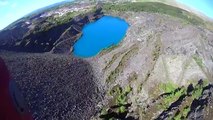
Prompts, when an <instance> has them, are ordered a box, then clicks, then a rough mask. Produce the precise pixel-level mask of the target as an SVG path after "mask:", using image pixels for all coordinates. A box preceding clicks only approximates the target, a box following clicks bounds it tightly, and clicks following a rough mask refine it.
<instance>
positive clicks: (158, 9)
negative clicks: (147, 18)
mask: <svg viewBox="0 0 213 120" xmlns="http://www.w3.org/2000/svg"><path fill="white" fill-rule="evenodd" d="M103 10H105V11H106V12H108V11H121V12H125V11H133V12H141V11H143V12H152V13H160V14H166V15H170V16H173V17H178V18H181V19H183V20H185V21H187V22H188V23H191V24H193V25H196V26H200V25H201V26H203V25H205V22H204V20H203V19H201V18H199V17H197V16H196V15H194V14H192V13H189V12H187V11H185V10H183V9H180V8H177V7H173V6H169V5H166V4H163V3H156V2H126V3H120V4H110V3H107V4H104V6H103Z"/></svg>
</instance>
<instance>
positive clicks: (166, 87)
mask: <svg viewBox="0 0 213 120" xmlns="http://www.w3.org/2000/svg"><path fill="white" fill-rule="evenodd" d="M159 88H160V90H163V92H164V93H170V92H172V91H174V90H175V89H177V88H178V86H177V85H176V84H174V83H173V82H172V81H169V82H168V83H161V84H160V85H159Z"/></svg>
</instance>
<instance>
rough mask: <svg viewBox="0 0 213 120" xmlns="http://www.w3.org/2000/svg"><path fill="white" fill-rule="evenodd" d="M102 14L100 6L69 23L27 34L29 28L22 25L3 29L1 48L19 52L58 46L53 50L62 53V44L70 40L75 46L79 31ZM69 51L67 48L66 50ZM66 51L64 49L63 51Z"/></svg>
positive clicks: (35, 51)
mask: <svg viewBox="0 0 213 120" xmlns="http://www.w3.org/2000/svg"><path fill="white" fill-rule="evenodd" d="M102 16H103V12H102V9H101V8H98V9H97V10H96V11H94V12H89V13H86V14H85V15H78V16H76V17H75V18H73V19H72V20H71V21H70V22H68V23H64V24H61V25H58V26H54V27H52V28H50V29H49V30H48V31H41V32H37V33H33V32H31V33H30V34H28V35H26V36H25V33H27V32H28V30H29V29H28V28H25V27H24V28H22V27H21V28H19V27H20V26H18V28H16V29H13V30H8V31H2V32H1V33H0V36H1V37H0V49H5V50H10V51H17V52H31V53H42V52H49V51H51V50H52V49H53V48H54V47H56V48H54V50H53V51H54V52H56V53H58V52H57V50H59V53H60V52H62V51H63V50H62V51H61V50H60V48H63V47H61V44H63V43H64V42H65V41H67V42H68V41H70V42H71V44H70V45H71V46H73V44H74V42H75V41H76V39H77V38H78V36H79V33H81V30H82V28H83V26H84V25H85V24H88V23H90V22H93V21H96V20H98V19H99V18H101V17H102ZM63 35H65V36H63ZM68 37H69V38H68ZM74 38H75V39H74ZM62 41H63V42H62ZM67 42H66V43H67ZM58 44H60V45H58ZM68 51H70V50H68ZM68 51H67V50H66V52H68ZM64 52H65V51H63V53H64ZM66 52H65V53H66Z"/></svg>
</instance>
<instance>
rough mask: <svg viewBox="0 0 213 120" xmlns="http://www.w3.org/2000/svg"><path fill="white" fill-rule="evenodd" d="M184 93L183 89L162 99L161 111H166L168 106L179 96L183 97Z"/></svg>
mask: <svg viewBox="0 0 213 120" xmlns="http://www.w3.org/2000/svg"><path fill="white" fill-rule="evenodd" d="M185 91H186V90H185V88H182V89H181V90H179V91H177V92H175V91H173V92H172V93H171V94H170V95H168V96H166V97H165V98H164V99H163V101H162V105H161V107H162V108H163V109H167V108H168V107H169V106H170V104H171V103H173V102H174V101H176V100H177V99H178V98H179V97H180V96H181V95H183V94H184V93H185Z"/></svg>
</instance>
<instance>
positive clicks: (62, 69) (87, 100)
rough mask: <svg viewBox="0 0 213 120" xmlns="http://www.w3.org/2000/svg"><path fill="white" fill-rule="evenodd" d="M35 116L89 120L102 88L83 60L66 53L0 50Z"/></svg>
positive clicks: (39, 118) (46, 119)
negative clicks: (8, 51) (7, 51)
mask: <svg viewBox="0 0 213 120" xmlns="http://www.w3.org/2000/svg"><path fill="white" fill-rule="evenodd" d="M0 54H1V57H2V58H3V59H4V60H5V62H6V64H7V66H8V68H9V70H10V72H11V76H12V78H13V79H14V80H15V81H16V83H17V85H18V87H19V88H20V90H21V92H22V93H23V95H24V97H25V99H26V101H28V104H29V107H30V110H31V112H32V114H33V118H34V119H35V120H53V119H56V120H88V119H90V117H91V116H92V115H94V114H95V112H96V104H97V103H98V102H99V101H100V97H101V96H100V95H101V92H100V91H99V87H98V86H97V84H96V83H95V81H96V78H95V77H94V75H93V70H92V68H91V66H90V65H89V63H87V62H86V61H83V60H80V59H75V58H72V57H70V56H67V55H57V54H49V53H48V54H44V53H42V54H34V53H30V54H26V53H25V54H24V53H6V52H3V53H1V52H0Z"/></svg>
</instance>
